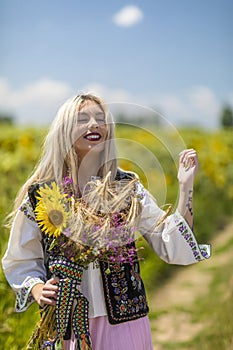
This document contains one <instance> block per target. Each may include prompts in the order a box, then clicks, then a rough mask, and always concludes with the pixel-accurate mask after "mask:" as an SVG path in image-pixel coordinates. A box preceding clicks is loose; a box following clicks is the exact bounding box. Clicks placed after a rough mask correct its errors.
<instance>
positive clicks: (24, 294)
mask: <svg viewBox="0 0 233 350" xmlns="http://www.w3.org/2000/svg"><path fill="white" fill-rule="evenodd" d="M38 283H44V281H43V280H42V279H41V278H39V277H32V278H30V279H29V280H27V281H26V282H25V283H24V286H23V288H21V289H20V291H18V292H16V305H15V309H16V311H17V312H21V311H24V310H25V309H27V308H28V306H30V305H31V304H32V303H33V302H34V301H35V299H34V298H33V296H32V294H31V289H32V287H34V286H35V285H36V284H38Z"/></svg>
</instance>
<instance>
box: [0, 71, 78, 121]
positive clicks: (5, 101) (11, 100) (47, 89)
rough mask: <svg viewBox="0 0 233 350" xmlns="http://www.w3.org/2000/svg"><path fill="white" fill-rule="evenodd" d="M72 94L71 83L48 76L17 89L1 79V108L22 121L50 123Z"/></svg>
mask: <svg viewBox="0 0 233 350" xmlns="http://www.w3.org/2000/svg"><path fill="white" fill-rule="evenodd" d="M71 94H72V89H71V87H70V86H69V85H67V84H66V83H63V82H60V81H55V80H51V79H48V78H43V79H40V80H38V81H36V82H33V83H31V84H29V85H26V86H24V87H22V88H21V89H17V90H16V89H13V88H11V86H10V84H9V83H8V81H7V80H5V79H0V110H4V111H8V112H10V113H12V114H13V115H15V116H16V118H17V121H19V122H20V123H31V124H48V123H50V122H51V120H52V119H53V118H54V116H55V114H56V111H57V109H58V107H59V106H60V105H61V103H63V102H64V100H65V99H67V98H68V97H70V96H71Z"/></svg>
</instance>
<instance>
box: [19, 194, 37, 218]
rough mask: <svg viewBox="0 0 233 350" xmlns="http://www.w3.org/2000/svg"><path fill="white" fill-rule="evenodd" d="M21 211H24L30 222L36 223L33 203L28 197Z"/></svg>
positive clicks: (20, 208)
mask: <svg viewBox="0 0 233 350" xmlns="http://www.w3.org/2000/svg"><path fill="white" fill-rule="evenodd" d="M19 210H20V211H22V212H23V213H24V215H26V217H27V218H28V219H29V220H31V221H36V219H35V215H34V212H33V209H32V206H31V202H30V199H29V197H28V196H26V197H25V199H24V201H23V203H22V205H21V206H20V207H19Z"/></svg>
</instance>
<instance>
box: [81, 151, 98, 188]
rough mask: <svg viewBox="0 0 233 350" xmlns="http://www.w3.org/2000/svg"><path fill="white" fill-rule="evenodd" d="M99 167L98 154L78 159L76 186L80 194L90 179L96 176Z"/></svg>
mask: <svg viewBox="0 0 233 350" xmlns="http://www.w3.org/2000/svg"><path fill="white" fill-rule="evenodd" d="M100 166H101V163H100V156H99V154H93V155H92V156H86V157H84V158H82V159H79V170H78V186H79V190H80V192H81V193H82V192H83V188H84V187H85V186H86V184H87V182H88V181H90V179H91V177H92V176H97V175H98V172H99V169H100Z"/></svg>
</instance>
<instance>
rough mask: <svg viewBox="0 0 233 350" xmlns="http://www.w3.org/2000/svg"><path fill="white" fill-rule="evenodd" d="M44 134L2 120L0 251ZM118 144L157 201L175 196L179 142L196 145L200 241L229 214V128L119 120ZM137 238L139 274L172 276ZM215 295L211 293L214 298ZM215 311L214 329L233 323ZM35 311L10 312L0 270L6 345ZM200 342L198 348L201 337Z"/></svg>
mask: <svg viewBox="0 0 233 350" xmlns="http://www.w3.org/2000/svg"><path fill="white" fill-rule="evenodd" d="M45 134H46V130H45V129H32V128H28V129H26V128H19V127H16V126H4V125H1V130H0V171H1V177H0V188H1V196H0V220H1V222H2V225H1V235H0V255H1V256H2V255H3V253H4V251H5V249H6V245H7V241H8V237H9V232H8V230H7V229H6V228H4V226H3V221H4V219H5V217H6V215H7V214H8V213H9V212H10V211H11V209H12V205H13V200H14V197H15V196H16V194H17V191H18V190H19V188H20V186H21V185H22V184H23V183H24V182H25V180H26V178H27V177H28V175H29V174H30V173H31V172H32V171H33V168H34V166H35V164H36V162H37V160H38V159H39V156H40V151H41V146H42V143H43V138H44V136H45ZM117 144H118V149H119V164H120V166H121V167H122V168H124V169H126V170H131V171H136V172H137V173H138V174H139V176H140V178H141V181H142V182H143V183H144V185H145V186H146V187H148V188H149V190H150V191H151V192H152V194H153V195H154V196H156V198H157V199H158V203H159V205H161V206H162V205H163V204H164V203H173V204H174V205H175V204H176V201H177V191H178V187H177V180H176V172H177V159H178V153H179V151H181V149H182V147H183V146H186V147H188V148H191V147H192V148H195V149H196V150H197V151H198V154H199V159H200V170H199V173H198V175H197V178H196V183H195V199H194V209H195V232H196V236H197V239H198V241H199V242H203V243H204V242H208V241H210V240H212V239H213V238H214V236H215V234H216V232H217V231H218V230H219V229H220V228H222V227H224V225H225V224H226V223H227V222H228V221H229V219H230V218H231V217H232V213H233V206H232V201H233V166H232V164H233V131H215V132H207V131H201V130H198V129H188V130H179V132H177V131H174V130H172V129H171V130H163V129H160V130H158V129H153V127H151V126H147V127H143V128H142V127H132V126H123V125H122V126H118V127H117ZM139 244H140V245H143V246H144V247H145V249H144V250H143V257H144V261H143V262H142V264H141V266H142V274H143V278H144V280H145V284H146V287H147V289H148V291H149V292H150V293H151V291H153V290H154V288H155V287H156V286H158V285H160V284H161V283H163V281H164V280H165V279H166V278H169V276H171V274H172V273H173V271H174V270H175V269H176V267H173V266H170V265H166V264H165V263H163V262H162V261H161V260H160V259H158V258H157V257H156V256H155V255H154V253H153V252H152V251H151V249H150V248H149V247H148V246H147V245H146V244H145V243H144V242H141V241H140V242H139ZM218 276H219V275H218V274H216V278H215V285H217V283H218V278H219V279H220V276H219V277H218ZM216 290H217V288H216ZM214 297H215V296H214V295H211V302H213V303H214ZM216 298H218V295H217V294H216ZM216 302H217V301H216ZM226 305H227V301H226ZM216 313H219V317H218V314H217V315H215V326H216V329H217V327H218V322H221V323H223V322H228V323H229V317H231V324H232V317H233V316H232V314H231V315H230V314H229V313H226V317H227V318H226V319H224V313H223V312H222V311H221V308H220V307H218V308H216ZM38 317H39V315H38V309H37V307H36V305H33V306H31V307H30V309H29V310H28V311H27V312H25V313H23V314H15V313H14V295H13V292H12V291H11V289H10V288H9V286H8V284H7V282H6V280H5V278H4V276H3V273H2V270H0V339H1V344H4V349H11V350H18V349H22V348H23V346H24V344H25V342H26V340H27V339H28V337H29V335H30V333H31V330H32V328H33V326H34V324H35V321H36V319H38ZM208 337H209V338H210V340H211V332H210V333H209V334H206V343H205V349H212V350H215V349H216V350H217V349H219V347H217V345H216V347H214V345H213V342H212V343H210V347H208ZM206 344H207V345H206ZM226 344H227V341H226ZM198 348H200V349H202V346H201V344H199V343H198ZM226 349H227V348H226ZM221 350H222V349H221ZM223 350H224V349H223Z"/></svg>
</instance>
